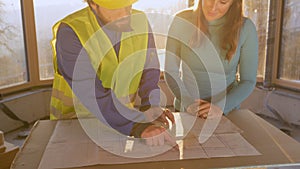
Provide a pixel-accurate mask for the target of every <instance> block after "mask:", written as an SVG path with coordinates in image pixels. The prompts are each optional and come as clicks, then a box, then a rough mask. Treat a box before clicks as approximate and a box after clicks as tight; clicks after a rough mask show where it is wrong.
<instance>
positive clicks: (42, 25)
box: [34, 0, 87, 80]
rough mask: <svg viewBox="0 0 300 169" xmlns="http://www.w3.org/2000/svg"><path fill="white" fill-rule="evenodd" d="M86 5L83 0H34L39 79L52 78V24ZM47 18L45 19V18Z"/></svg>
mask: <svg viewBox="0 0 300 169" xmlns="http://www.w3.org/2000/svg"><path fill="white" fill-rule="evenodd" d="M85 6H87V4H86V3H85V2H84V1H62V0H51V1H43V0H34V16H35V26H36V36H37V47H38V58H39V70H40V72H39V76H40V80H47V79H52V78H53V63H52V48H51V44H50V41H51V39H52V26H53V25H54V24H55V23H56V22H57V21H58V20H60V19H62V18H63V17H64V16H66V15H68V14H71V13H72V12H74V11H76V10H78V9H80V8H83V7H85ZM46 18H47V19H46Z"/></svg>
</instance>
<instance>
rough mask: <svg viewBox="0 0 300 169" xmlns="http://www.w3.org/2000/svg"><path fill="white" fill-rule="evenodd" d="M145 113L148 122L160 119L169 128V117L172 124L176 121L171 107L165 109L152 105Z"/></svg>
mask: <svg viewBox="0 0 300 169" xmlns="http://www.w3.org/2000/svg"><path fill="white" fill-rule="evenodd" d="M145 114H146V117H147V119H148V122H154V121H159V122H161V123H163V124H164V125H165V126H166V128H169V121H168V119H169V120H170V121H171V122H172V124H174V123H175V118H174V115H173V113H172V112H171V111H170V110H169V109H164V110H163V109H162V108H161V107H151V108H149V109H148V110H147V111H146V112H145Z"/></svg>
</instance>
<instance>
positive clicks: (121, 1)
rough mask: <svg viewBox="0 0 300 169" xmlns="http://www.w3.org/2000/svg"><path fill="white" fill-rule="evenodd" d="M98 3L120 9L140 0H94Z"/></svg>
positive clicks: (108, 7)
mask: <svg viewBox="0 0 300 169" xmlns="http://www.w3.org/2000/svg"><path fill="white" fill-rule="evenodd" d="M93 1H94V2H95V3H96V4H98V5H99V6H101V7H104V8H107V9H119V8H124V7H127V6H130V5H132V4H133V3H135V2H136V1H138V0H93Z"/></svg>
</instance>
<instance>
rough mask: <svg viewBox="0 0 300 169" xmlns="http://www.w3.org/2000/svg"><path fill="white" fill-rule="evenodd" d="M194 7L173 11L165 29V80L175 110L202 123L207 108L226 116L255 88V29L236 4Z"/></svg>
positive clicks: (211, 0)
mask: <svg viewBox="0 0 300 169" xmlns="http://www.w3.org/2000/svg"><path fill="white" fill-rule="evenodd" d="M195 4H196V8H195V9H186V10H183V11H181V12H179V13H178V14H177V15H176V17H175V18H174V20H173V22H172V24H171V27H170V29H169V33H168V40H167V48H166V51H167V53H166V62H165V78H166V82H167V84H168V86H169V88H170V90H171V91H172V93H173V94H174V96H175V100H174V106H175V109H177V110H178V111H187V112H189V113H192V114H197V115H198V116H199V117H201V118H204V119H205V118H207V117H208V115H210V114H211V113H209V112H210V110H214V111H213V112H215V111H219V112H222V111H223V112H224V114H225V115H227V114H228V113H229V112H230V111H232V110H234V109H236V108H238V107H239V105H240V103H241V102H243V101H244V100H245V99H246V98H247V97H248V96H249V95H250V93H251V92H252V91H253V89H254V87H255V84H256V70H257V66H258V38H257V32H256V28H255V25H254V24H253V22H252V21H251V20H250V19H248V18H245V17H244V16H243V12H242V7H243V4H242V0H199V2H198V3H197V2H196V3H195ZM238 72H239V74H240V78H239V79H238V78H237V76H236V75H237V73H238Z"/></svg>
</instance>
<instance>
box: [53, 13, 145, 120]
mask: <svg viewBox="0 0 300 169" xmlns="http://www.w3.org/2000/svg"><path fill="white" fill-rule="evenodd" d="M61 23H65V24H67V25H69V26H70V27H71V28H72V29H73V30H74V32H75V33H76V35H77V36H78V38H79V40H80V42H81V44H82V45H83V47H84V49H85V50H86V51H87V53H88V56H89V58H90V60H91V63H92V66H93V69H94V70H95V72H97V76H98V78H100V80H101V81H102V84H103V87H105V88H110V89H112V90H113V91H114V93H115V95H116V96H117V98H118V99H120V101H121V103H123V104H125V105H127V106H131V107H132V106H133V101H134V99H133V98H135V94H136V92H137V90H138V87H139V83H140V80H141V76H142V72H143V68H144V65H145V60H146V51H147V47H148V23H147V18H146V16H145V14H143V13H141V12H139V11H135V10H133V13H132V15H131V27H132V28H133V31H131V32H125V33H122V37H121V43H120V51H119V56H118V57H117V56H116V53H115V51H114V48H113V45H112V44H111V42H110V40H109V38H108V37H107V35H106V34H105V33H104V32H103V30H102V29H101V27H100V26H99V25H98V22H97V19H96V17H95V15H94V13H93V12H92V11H91V9H90V8H89V7H87V8H84V9H82V10H80V11H77V12H75V13H73V14H71V15H69V16H67V17H66V18H64V19H63V20H61V21H59V22H58V23H56V24H55V25H54V26H53V34H54V38H53V40H52V50H53V63H54V69H55V71H54V72H55V75H54V81H53V91H52V97H51V110H50V111H51V113H50V114H51V115H50V118H51V119H61V118H74V117H76V113H78V112H77V109H76V113H75V110H74V103H73V99H74V98H73V97H75V95H74V94H73V92H72V90H71V88H70V86H69V85H68V83H67V82H66V80H65V79H64V78H63V77H62V76H61V75H60V74H59V73H58V70H57V63H56V48H55V45H56V33H57V30H58V28H59V25H60V24H61ZM128 97H129V99H127V98H128ZM124 98H125V99H124ZM77 100H78V99H77ZM76 107H77V106H76ZM83 107H84V106H82V108H83ZM82 108H80V110H86V109H85V108H83V109H82ZM86 111H87V110H86ZM83 113H84V112H83ZM85 113H86V114H89V112H85Z"/></svg>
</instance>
